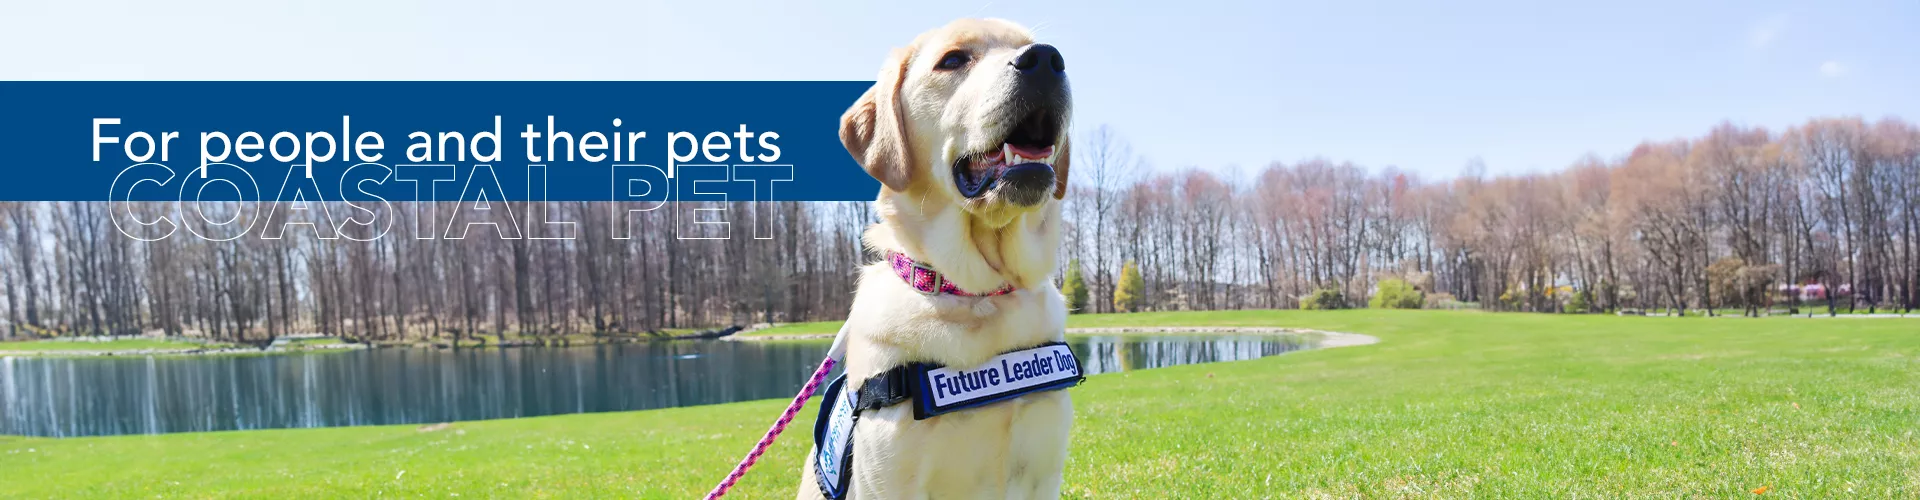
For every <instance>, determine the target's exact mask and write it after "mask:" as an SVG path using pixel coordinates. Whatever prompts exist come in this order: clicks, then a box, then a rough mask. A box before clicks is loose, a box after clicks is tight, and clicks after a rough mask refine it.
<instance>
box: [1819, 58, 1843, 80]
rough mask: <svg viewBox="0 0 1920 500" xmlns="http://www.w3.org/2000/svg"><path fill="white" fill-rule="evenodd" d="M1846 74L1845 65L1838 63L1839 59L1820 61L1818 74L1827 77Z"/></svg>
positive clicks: (1837, 76)
mask: <svg viewBox="0 0 1920 500" xmlns="http://www.w3.org/2000/svg"><path fill="white" fill-rule="evenodd" d="M1846 74H1847V65H1845V64H1840V61H1827V62H1823V63H1820V76H1824V77H1827V78H1839V77H1841V76H1844V75H1846Z"/></svg>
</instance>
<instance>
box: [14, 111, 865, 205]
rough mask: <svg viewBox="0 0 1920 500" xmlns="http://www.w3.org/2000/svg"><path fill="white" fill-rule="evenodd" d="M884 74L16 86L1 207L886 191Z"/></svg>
mask: <svg viewBox="0 0 1920 500" xmlns="http://www.w3.org/2000/svg"><path fill="white" fill-rule="evenodd" d="M870 85H871V82H0V158H3V159H0V161H4V162H5V163H4V164H3V165H4V166H0V172H3V175H4V180H0V200H5V201H174V200H183V199H184V200H186V201H195V200H203V201H233V200H245V201H252V200H267V201H271V200H283V201H291V200H295V199H300V200H307V201H314V200H315V199H316V198H317V199H320V200H341V199H346V200H374V199H379V200H387V201H418V200H437V201H460V200H469V201H472V200H501V199H505V200H515V201H518V200H530V199H532V200H539V199H545V200H551V201H596V200H604V201H665V200H687V201H695V200H699V201H718V200H728V201H746V200H782V201H788V200H791V201H864V200H872V199H873V197H874V194H875V193H876V192H878V190H879V188H880V184H879V183H878V182H877V181H875V180H873V179H872V178H871V177H869V176H867V174H866V172H864V171H863V170H861V169H860V167H859V165H857V164H856V163H855V162H854V161H853V159H852V158H851V157H850V156H849V155H848V154H847V152H846V150H845V149H844V148H842V147H841V145H840V139H839V118H840V115H841V113H842V112H844V111H845V110H846V109H847V107H848V106H850V105H852V103H853V101H854V100H855V99H857V98H859V96H860V94H861V93H862V92H864V91H865V90H866V89H867V87H868V86H870Z"/></svg>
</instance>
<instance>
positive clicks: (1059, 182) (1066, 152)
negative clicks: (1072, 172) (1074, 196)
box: [1053, 138, 1073, 200]
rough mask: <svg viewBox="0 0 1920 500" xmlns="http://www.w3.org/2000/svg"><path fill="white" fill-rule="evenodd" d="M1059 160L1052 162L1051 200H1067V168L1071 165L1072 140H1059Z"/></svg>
mask: <svg viewBox="0 0 1920 500" xmlns="http://www.w3.org/2000/svg"><path fill="white" fill-rule="evenodd" d="M1055 154H1056V155H1059V156H1060V158H1059V159H1056V160H1054V161H1053V199H1056V200H1064V199H1066V198H1067V168H1068V167H1069V166H1072V164H1073V139H1071V138H1061V139H1060V151H1059V152H1058V153H1055Z"/></svg>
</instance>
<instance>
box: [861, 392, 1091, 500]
mask: <svg viewBox="0 0 1920 500" xmlns="http://www.w3.org/2000/svg"><path fill="white" fill-rule="evenodd" d="M1072 419H1073V410H1072V403H1071V400H1070V396H1069V395H1068V394H1067V393H1066V392H1065V391H1051V392H1043V393H1035V394H1030V395H1027V396H1022V397H1020V398H1016V399H1013V400H1008V401H1004V402H1000V403H996V404H992V405H988V406H983V407H979V408H974V409H970V410H966V411H961V412H956V413H950V414H945V415H940V416H936V417H933V418H929V419H926V420H914V419H913V412H912V410H911V409H909V408H907V407H906V406H895V407H891V408H886V409H882V410H879V411H873V412H869V413H866V414H863V415H861V417H860V425H859V426H858V427H856V429H855V438H854V454H853V455H854V456H853V469H854V474H853V477H854V480H855V482H856V483H858V485H857V486H856V487H855V488H854V491H855V492H856V493H859V494H860V496H862V497H864V498H915V497H923V496H931V497H933V498H1029V497H1033V496H1036V494H1038V493H1040V491H1043V490H1044V489H1045V488H1044V487H1045V486H1046V485H1047V484H1056V485H1057V483H1058V481H1059V476H1060V473H1061V469H1062V468H1063V467H1064V465H1065V461H1066V452H1067V449H1066V447H1067V433H1068V429H1069V428H1070V426H1071V423H1072ZM922 494H925V495H922Z"/></svg>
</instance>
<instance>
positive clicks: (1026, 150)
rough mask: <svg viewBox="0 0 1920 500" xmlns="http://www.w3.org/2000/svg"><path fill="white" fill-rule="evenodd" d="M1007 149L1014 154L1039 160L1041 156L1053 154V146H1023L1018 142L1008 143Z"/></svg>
mask: <svg viewBox="0 0 1920 500" xmlns="http://www.w3.org/2000/svg"><path fill="white" fill-rule="evenodd" d="M1007 150H1008V151H1010V152H1012V153H1013V154H1017V155H1020V157H1021V158H1026V159H1029V160H1038V159H1041V158H1046V157H1049V156H1053V146H1047V147H1044V148H1036V147H1031V146H1021V145H1018V144H1008V145H1007Z"/></svg>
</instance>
